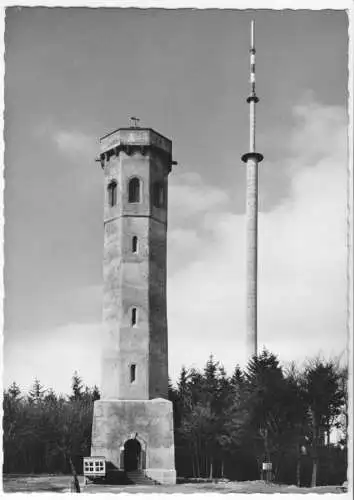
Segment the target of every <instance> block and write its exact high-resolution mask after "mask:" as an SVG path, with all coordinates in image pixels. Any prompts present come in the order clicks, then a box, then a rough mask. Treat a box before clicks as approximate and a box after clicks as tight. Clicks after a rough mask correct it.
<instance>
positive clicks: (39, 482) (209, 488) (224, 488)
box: [3, 474, 341, 493]
mask: <svg viewBox="0 0 354 500" xmlns="http://www.w3.org/2000/svg"><path fill="white" fill-rule="evenodd" d="M79 481H80V486H81V491H82V492H83V493H122V492H125V493H211V492H213V493H310V492H311V493H341V489H340V487H339V486H318V487H317V488H297V487H296V486H287V485H279V484H266V483H264V482H263V481H243V482H236V481H230V482H223V483H222V482H220V483H183V484H176V485H174V486H169V485H166V486H163V485H160V486H138V485H108V484H89V485H87V486H84V478H83V477H82V476H80V477H79ZM70 484H71V476H65V475H50V476H48V475H18V474H4V475H3V489H4V492H5V493H18V492H22V493H25V492H26V493H29V492H57V493H68V492H70Z"/></svg>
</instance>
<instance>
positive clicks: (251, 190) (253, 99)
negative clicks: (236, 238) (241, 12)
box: [242, 21, 263, 358]
mask: <svg viewBox="0 0 354 500" xmlns="http://www.w3.org/2000/svg"><path fill="white" fill-rule="evenodd" d="M254 34H255V29H254V21H252V22H251V48H250V85H251V92H250V95H249V97H248V98H247V102H248V103H249V105H250V149H249V152H248V153H246V154H244V155H243V156H242V161H244V162H245V163H246V168H247V191H246V219H247V357H248V358H250V357H252V356H257V258H258V256H257V255H258V248H257V247H258V163H259V162H261V161H262V160H263V155H261V154H260V153H256V103H257V102H258V101H259V99H258V97H257V96H256V48H255V36H254Z"/></svg>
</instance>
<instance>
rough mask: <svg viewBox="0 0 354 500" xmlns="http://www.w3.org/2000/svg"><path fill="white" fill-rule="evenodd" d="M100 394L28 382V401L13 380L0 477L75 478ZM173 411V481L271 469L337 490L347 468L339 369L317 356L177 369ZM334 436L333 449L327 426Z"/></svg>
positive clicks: (342, 370) (278, 476) (278, 475)
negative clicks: (300, 361)
mask: <svg viewBox="0 0 354 500" xmlns="http://www.w3.org/2000/svg"><path fill="white" fill-rule="evenodd" d="M99 397H100V394H99V390H98V388H97V387H96V386H95V387H93V388H89V387H85V386H84V384H83V382H82V380H81V378H80V377H79V376H78V374H77V373H75V374H74V376H73V379H72V390H71V394H69V395H67V396H63V395H57V394H55V393H54V391H52V390H46V389H45V388H44V387H43V386H42V385H41V383H40V382H39V381H38V380H35V382H34V384H33V387H32V389H31V390H30V391H29V393H28V394H22V393H21V391H20V389H19V387H18V386H17V385H16V383H13V384H12V385H11V386H10V387H9V388H8V389H7V390H5V392H4V398H3V405H4V418H3V449H4V473H69V472H70V459H71V460H72V461H73V462H74V464H75V466H76V469H77V470H78V472H80V471H81V470H82V457H83V456H88V455H89V454H90V441H91V426H92V414H93V403H94V401H95V400H97V399H99ZM169 399H170V400H171V401H172V402H173V406H174V430H175V449H176V469H177V475H178V476H179V477H204V478H209V479H212V478H220V477H228V478H230V479H236V480H252V479H259V478H260V477H261V474H262V464H263V463H264V462H267V463H272V474H273V476H272V477H273V480H274V481H277V482H284V483H289V484H298V485H299V486H305V485H306V486H308V485H312V486H315V485H317V484H341V483H342V482H343V481H344V480H345V479H346V470H347V421H348V395H347V369H346V367H343V366H340V364H339V362H337V361H333V360H323V359H320V358H316V359H313V360H310V361H308V362H307V364H306V365H305V366H304V367H303V368H302V369H301V370H300V369H298V368H297V367H296V366H295V365H294V364H292V365H290V366H289V367H288V368H286V369H285V368H283V367H282V366H281V365H280V363H279V360H278V359H277V357H276V356H274V355H273V354H271V353H269V352H267V351H263V352H262V353H261V354H260V355H259V356H258V357H255V358H253V359H252V360H251V361H250V362H249V363H248V365H247V368H246V369H245V370H241V369H240V368H239V367H238V366H237V367H236V368H235V370H234V372H233V374H232V375H231V376H227V374H226V373H225V371H224V369H223V367H222V365H220V363H218V362H216V361H215V360H214V359H213V357H210V359H209V360H208V361H207V363H206V365H205V367H204V369H203V370H202V371H198V370H194V369H191V370H187V369H185V368H182V370H181V373H180V376H179V379H178V381H177V384H176V385H175V386H173V385H172V384H170V386H169ZM336 428H337V430H338V433H339V435H340V436H341V439H340V440H339V442H338V441H337V442H336V443H332V442H331V440H333V439H332V435H333V431H334V429H336Z"/></svg>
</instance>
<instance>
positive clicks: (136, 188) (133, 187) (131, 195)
mask: <svg viewBox="0 0 354 500" xmlns="http://www.w3.org/2000/svg"><path fill="white" fill-rule="evenodd" d="M128 200H129V203H139V201H140V180H139V179H138V178H137V177H133V178H132V179H130V181H129V185H128Z"/></svg>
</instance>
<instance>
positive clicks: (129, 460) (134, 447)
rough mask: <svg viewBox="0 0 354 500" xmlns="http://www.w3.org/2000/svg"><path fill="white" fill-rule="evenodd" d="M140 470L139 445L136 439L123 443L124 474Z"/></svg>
mask: <svg viewBox="0 0 354 500" xmlns="http://www.w3.org/2000/svg"><path fill="white" fill-rule="evenodd" d="M139 469H141V444H140V443H139V441H138V440H137V439H136V438H132V439H128V440H127V441H126V442H125V443H124V470H125V471H126V472H129V471H133V470H139Z"/></svg>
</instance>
